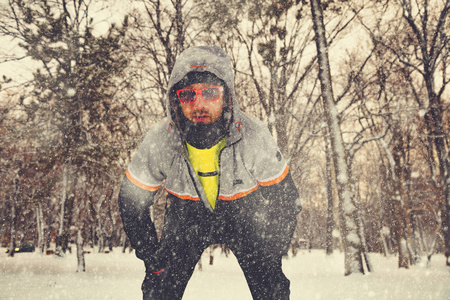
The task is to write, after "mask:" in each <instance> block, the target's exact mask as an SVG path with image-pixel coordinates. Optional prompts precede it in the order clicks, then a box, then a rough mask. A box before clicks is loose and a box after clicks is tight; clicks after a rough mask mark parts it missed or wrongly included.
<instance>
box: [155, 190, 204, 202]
mask: <svg viewBox="0 0 450 300" xmlns="http://www.w3.org/2000/svg"><path fill="white" fill-rule="evenodd" d="M164 189H165V190H166V191H167V192H168V193H170V194H172V195H174V196H176V197H178V198H180V199H183V200H192V201H199V200H200V198H199V197H193V196H191V195H179V194H177V193H175V192H172V191H170V190H168V189H166V188H164Z"/></svg>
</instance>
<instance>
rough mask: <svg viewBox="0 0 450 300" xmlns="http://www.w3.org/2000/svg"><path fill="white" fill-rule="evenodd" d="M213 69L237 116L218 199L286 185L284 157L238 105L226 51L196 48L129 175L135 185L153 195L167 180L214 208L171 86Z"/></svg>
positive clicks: (178, 70) (176, 73) (182, 61)
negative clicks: (178, 117)
mask: <svg viewBox="0 0 450 300" xmlns="http://www.w3.org/2000/svg"><path fill="white" fill-rule="evenodd" d="M193 70H195V71H196V72H202V71H208V72H211V73H213V74H214V75H216V76H217V77H218V78H220V79H222V80H223V81H224V82H225V83H226V84H227V86H228V89H229V97H230V98H231V99H230V100H229V103H230V104H231V105H232V108H231V111H232V114H231V115H229V116H226V117H227V119H228V121H229V122H228V135H227V143H226V146H225V148H224V149H223V150H222V152H221V155H220V175H219V178H220V179H219V187H220V190H219V195H218V199H219V200H222V201H231V200H237V199H239V198H242V197H244V196H246V195H248V194H250V193H252V192H253V191H255V190H256V189H258V187H259V186H268V185H273V184H276V183H278V182H280V181H282V180H283V179H284V178H285V177H286V175H287V174H288V170H289V168H288V166H287V163H286V160H285V159H284V158H283V156H282V155H281V152H280V151H279V150H278V147H277V145H276V144H275V142H274V140H273V138H272V136H271V134H270V132H269V130H268V129H267V127H266V126H265V125H264V124H263V123H262V122H261V121H259V120H257V119H256V118H253V117H250V116H249V115H246V114H244V113H243V112H242V111H241V110H240V108H239V105H238V103H237V101H236V97H235V90H234V82H233V69H232V66H231V62H230V60H229V58H228V56H227V54H226V53H224V52H223V50H222V49H221V48H219V47H215V46H212V47H206V46H205V47H193V48H189V49H187V50H186V51H184V52H183V53H182V54H181V55H180V57H179V58H178V59H177V62H176V64H175V66H174V69H173V71H172V76H171V78H170V81H169V88H168V96H167V110H168V112H169V113H168V115H169V117H166V118H164V119H162V120H161V121H160V122H158V123H157V124H156V125H155V126H153V127H152V128H151V129H150V131H149V132H148V133H147V135H146V137H145V139H144V141H143V142H142V144H141V146H140V147H139V149H138V151H137V152H136V154H135V155H134V157H133V160H132V162H131V164H130V165H129V168H128V171H127V177H128V179H129V180H130V181H132V182H133V183H135V184H136V185H138V186H139V187H141V188H143V189H146V190H149V191H154V190H157V189H158V188H159V186H160V185H161V183H162V182H163V181H164V180H165V183H164V188H165V189H166V191H167V192H169V193H170V194H172V195H175V196H176V197H178V198H181V199H185V200H190V201H199V200H200V201H202V202H203V203H204V204H205V206H206V207H207V208H208V209H210V210H211V207H210V205H209V203H208V201H207V199H206V196H205V194H204V192H203V189H202V187H201V184H200V182H199V180H198V178H197V176H193V174H195V171H194V170H193V168H192V166H191V165H190V163H189V160H188V158H187V151H186V147H185V143H184V138H183V135H182V133H181V131H180V128H179V126H178V124H177V121H176V120H173V118H174V117H173V115H174V108H173V107H174V105H173V103H172V102H171V101H172V100H173V101H177V100H176V99H171V95H173V94H174V93H173V91H172V87H173V86H174V85H175V84H176V83H177V82H178V81H180V80H181V79H182V78H183V77H184V76H185V75H186V74H187V73H188V72H190V71H193Z"/></svg>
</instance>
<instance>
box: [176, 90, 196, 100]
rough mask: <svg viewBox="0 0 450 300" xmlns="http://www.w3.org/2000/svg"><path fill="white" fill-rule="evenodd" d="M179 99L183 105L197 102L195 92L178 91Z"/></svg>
mask: <svg viewBox="0 0 450 300" xmlns="http://www.w3.org/2000/svg"><path fill="white" fill-rule="evenodd" d="M178 98H180V101H181V102H183V103H190V102H192V101H194V100H195V91H193V90H182V91H178Z"/></svg>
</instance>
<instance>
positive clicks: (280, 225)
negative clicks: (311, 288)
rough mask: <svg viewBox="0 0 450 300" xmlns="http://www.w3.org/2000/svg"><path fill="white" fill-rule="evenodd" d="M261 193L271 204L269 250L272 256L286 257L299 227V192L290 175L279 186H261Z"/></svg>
mask: <svg viewBox="0 0 450 300" xmlns="http://www.w3.org/2000/svg"><path fill="white" fill-rule="evenodd" d="M261 193H262V195H263V197H264V198H265V199H267V200H268V202H269V205H268V207H269V219H268V224H267V227H266V228H267V231H266V236H267V239H268V245H267V248H268V250H269V252H270V254H272V255H276V256H279V255H281V256H282V255H285V254H286V253H287V251H288V250H289V245H290V242H291V239H292V236H293V234H294V231H295V227H296V226H297V214H298V213H300V211H301V209H302V207H301V204H300V197H299V193H298V190H297V188H296V187H295V185H294V181H293V180H292V176H291V174H290V173H288V174H287V175H286V177H285V178H284V179H283V181H281V182H279V183H277V184H274V185H269V186H261Z"/></svg>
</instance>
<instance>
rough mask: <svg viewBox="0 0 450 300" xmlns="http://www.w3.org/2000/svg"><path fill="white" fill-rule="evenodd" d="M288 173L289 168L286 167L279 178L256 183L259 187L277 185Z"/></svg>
mask: <svg viewBox="0 0 450 300" xmlns="http://www.w3.org/2000/svg"><path fill="white" fill-rule="evenodd" d="M288 173H289V166H286V169H284V172H283V173H282V174H281V175H280V176H278V177H277V178H275V179H271V180H269V181H258V183H259V184H260V185H261V186H269V185H274V184H277V183H279V182H282V181H283V179H284V178H285V177H286V175H287V174H288Z"/></svg>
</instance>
